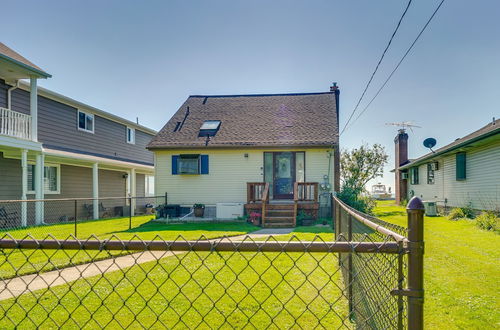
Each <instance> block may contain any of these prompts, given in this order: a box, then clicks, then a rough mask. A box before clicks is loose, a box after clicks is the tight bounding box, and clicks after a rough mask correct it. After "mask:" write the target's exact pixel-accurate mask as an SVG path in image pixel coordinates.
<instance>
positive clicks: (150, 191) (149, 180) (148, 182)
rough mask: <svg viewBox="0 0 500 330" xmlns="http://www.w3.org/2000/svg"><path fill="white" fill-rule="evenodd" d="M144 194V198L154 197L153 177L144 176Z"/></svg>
mask: <svg viewBox="0 0 500 330" xmlns="http://www.w3.org/2000/svg"><path fill="white" fill-rule="evenodd" d="M144 184H145V187H144V192H145V194H146V197H149V196H154V195H155V177H154V175H146V176H145V178H144Z"/></svg>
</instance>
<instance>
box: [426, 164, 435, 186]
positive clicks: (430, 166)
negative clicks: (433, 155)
mask: <svg viewBox="0 0 500 330" xmlns="http://www.w3.org/2000/svg"><path fill="white" fill-rule="evenodd" d="M434 182H435V177H434V163H429V164H427V184H434Z"/></svg>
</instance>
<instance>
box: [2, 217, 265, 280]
mask: <svg viewBox="0 0 500 330" xmlns="http://www.w3.org/2000/svg"><path fill="white" fill-rule="evenodd" d="M150 220H151V216H142V217H135V218H134V219H133V225H134V226H136V227H135V228H132V229H130V230H129V229H128V228H129V219H128V218H118V219H109V220H98V221H87V222H83V223H80V224H78V238H80V239H87V238H89V237H91V235H94V236H96V237H97V238H99V239H109V238H111V237H113V236H114V237H116V239H121V240H131V239H143V240H153V239H163V240H175V239H185V240H197V239H200V238H201V239H211V238H217V237H223V236H237V235H243V234H246V233H249V232H252V231H255V230H258V229H260V228H259V227H255V226H252V225H250V224H247V223H241V222H232V223H231V222H228V223H185V224H165V223H159V222H151V221H150ZM42 229H43V230H42ZM73 232H74V225H73V224H62V225H52V226H43V228H38V227H32V228H27V229H20V230H16V231H13V232H9V234H10V235H12V236H14V237H16V238H23V237H25V236H26V235H28V234H31V235H32V236H34V237H35V238H37V239H43V238H46V237H48V235H49V233H50V234H51V235H52V236H54V237H56V238H58V239H67V238H69V237H70V235H71V234H72V233H73ZM4 237H5V236H4ZM180 237H182V238H180ZM1 253H2V254H3V256H2V255H1V254H0V279H5V278H10V277H14V276H19V275H26V274H32V273H36V272H40V271H43V272H45V271H49V270H53V269H56V268H62V267H66V266H67V265H68V264H73V265H76V264H82V263H86V262H89V261H91V260H101V259H105V258H109V253H108V252H99V251H85V253H78V251H74V250H3V251H1ZM126 253H128V252H120V251H113V252H112V254H113V255H121V254H126ZM49 259H50V262H48V260H49Z"/></svg>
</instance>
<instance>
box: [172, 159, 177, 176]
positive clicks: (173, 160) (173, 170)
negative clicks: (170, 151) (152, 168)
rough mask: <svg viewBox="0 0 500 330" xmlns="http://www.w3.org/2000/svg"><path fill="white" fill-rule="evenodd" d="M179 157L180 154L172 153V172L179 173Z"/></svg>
mask: <svg viewBox="0 0 500 330" xmlns="http://www.w3.org/2000/svg"><path fill="white" fill-rule="evenodd" d="M178 159H179V156H178V155H172V174H178V171H177V160H178Z"/></svg>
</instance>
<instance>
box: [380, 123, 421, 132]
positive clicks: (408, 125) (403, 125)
mask: <svg viewBox="0 0 500 330" xmlns="http://www.w3.org/2000/svg"><path fill="white" fill-rule="evenodd" d="M385 124H386V125H387V126H396V127H399V131H401V132H402V133H404V132H406V129H407V128H409V129H410V131H412V133H413V128H414V127H415V128H422V126H418V125H415V124H413V122H411V121H402V122H399V123H385Z"/></svg>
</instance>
